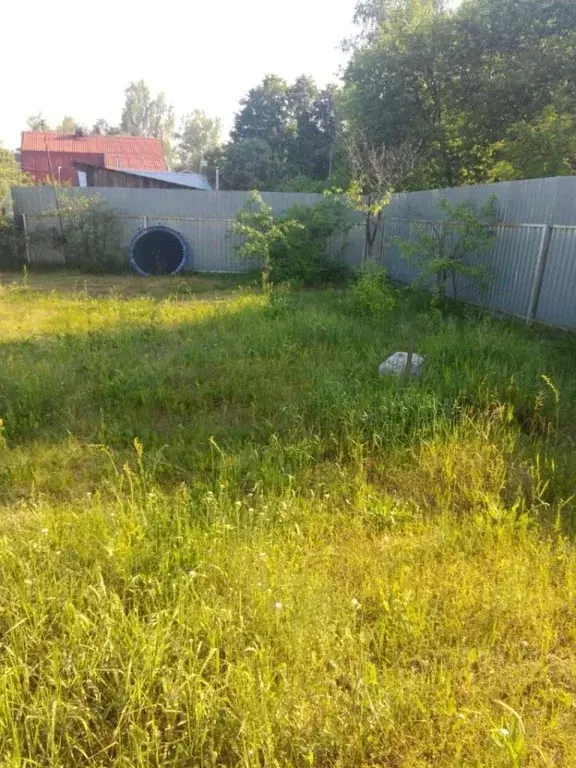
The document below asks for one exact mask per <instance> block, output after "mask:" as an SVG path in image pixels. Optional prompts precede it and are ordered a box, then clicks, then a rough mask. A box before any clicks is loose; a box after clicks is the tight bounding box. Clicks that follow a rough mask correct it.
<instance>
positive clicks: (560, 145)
mask: <svg viewBox="0 0 576 768" xmlns="http://www.w3.org/2000/svg"><path fill="white" fill-rule="evenodd" d="M491 157H492V158H493V160H494V165H493V166H492V168H491V170H490V172H489V179H490V180H491V181H513V180H515V179H537V178H543V177H546V176H570V175H572V174H574V173H575V172H576V120H575V119H574V117H573V115H571V114H566V113H558V112H557V111H556V110H555V109H554V108H553V107H547V108H546V109H545V110H544V112H543V113H542V114H541V115H540V116H539V117H537V118H536V120H534V121H532V122H530V123H528V122H521V123H515V124H514V125H512V126H510V127H509V128H508V129H507V131H506V136H505V138H504V139H503V140H502V141H499V142H496V143H495V144H494V145H493V146H492V148H491Z"/></svg>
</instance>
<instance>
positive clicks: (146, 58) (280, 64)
mask: <svg viewBox="0 0 576 768" xmlns="http://www.w3.org/2000/svg"><path fill="white" fill-rule="evenodd" d="M6 4H7V7H6ZM354 5H355V0H290V2H282V3H279V2H274V0H200V1H199V0H188V1H186V0H180V2H178V0H164V2H158V0H155V1H154V2H153V1H152V0H148V2H147V3H146V2H143V0H97V1H96V2H90V3H84V2H82V0H78V2H70V0H64V1H63V2H45V0H28V2H27V3H24V4H22V3H19V2H18V3H17V2H16V0H4V3H2V11H1V23H2V44H1V45H0V72H1V73H2V75H3V77H2V80H3V83H2V107H1V108H0V142H2V143H3V144H4V146H6V147H11V148H15V147H17V146H18V145H19V143H20V131H22V130H24V129H25V128H26V119H27V117H28V116H29V115H31V114H34V113H36V112H42V113H43V115H44V117H45V118H46V120H47V121H48V122H49V123H52V124H54V123H57V122H58V121H60V120H61V118H62V117H63V116H64V115H65V114H69V115H72V116H73V117H74V118H76V120H78V121H80V122H82V123H86V124H88V125H91V124H92V123H93V122H94V121H95V120H96V119H97V118H98V117H104V118H106V119H107V120H108V121H109V122H110V123H118V122H119V120H120V112H121V110H122V105H123V99H124V88H125V87H126V85H127V84H128V83H129V81H130V80H137V79H139V78H144V80H146V82H147V83H148V85H149V86H150V88H151V90H152V92H153V93H154V94H155V93H156V92H157V91H158V90H163V91H165V92H166V95H167V97H168V100H169V101H170V102H171V103H173V104H174V106H175V107H176V110H177V113H178V114H181V113H183V112H187V111H190V110H191V109H194V108H199V109H204V110H205V111H206V112H207V113H208V114H210V115H214V116H219V117H221V118H222V119H223V121H224V125H225V126H226V128H228V127H229V126H230V124H231V120H232V116H233V113H234V112H235V111H236V109H237V105H238V101H239V99H240V98H241V97H242V96H243V95H244V94H245V93H246V92H247V91H248V89H249V88H251V87H252V86H254V85H256V84H257V83H258V82H259V81H260V80H261V79H262V78H263V77H264V75H265V74H267V73H274V74H278V75H280V76H282V77H284V78H286V79H288V80H292V79H294V78H295V77H296V76H297V75H299V74H302V73H303V74H309V75H312V76H313V77H314V78H315V79H316V80H317V81H318V82H319V84H321V85H324V84H326V83H327V82H331V81H335V80H336V79H337V75H338V71H339V68H340V67H341V66H342V64H343V63H344V61H345V56H344V55H343V54H342V53H341V51H340V50H339V44H340V42H341V40H342V39H343V38H344V37H347V36H349V35H350V34H351V32H352V16H353V12H354ZM7 33H8V34H7Z"/></svg>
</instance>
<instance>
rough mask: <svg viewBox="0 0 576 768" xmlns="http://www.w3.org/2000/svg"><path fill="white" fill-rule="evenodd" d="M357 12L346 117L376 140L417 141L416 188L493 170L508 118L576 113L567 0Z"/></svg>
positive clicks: (376, 1)
mask: <svg viewBox="0 0 576 768" xmlns="http://www.w3.org/2000/svg"><path fill="white" fill-rule="evenodd" d="M357 19H358V20H359V21H360V22H361V23H362V24H363V25H364V26H363V33H362V34H361V35H360V36H359V37H358V38H357V39H356V40H355V41H354V43H353V54H352V57H351V60H350V64H349V66H348V69H347V72H346V95H347V108H348V116H349V120H350V122H351V124H352V125H353V126H354V125H356V126H358V127H361V128H362V130H363V131H365V132H366V134H367V135H368V137H369V139H370V140H371V141H372V142H375V143H377V144H379V143H385V144H386V145H388V146H397V145H400V144H401V143H403V142H405V141H407V140H408V141H417V142H418V143H420V145H421V146H422V149H423V152H422V163H421V167H420V172H419V174H417V175H416V176H415V177H414V182H415V183H416V184H417V185H418V186H442V185H452V184H458V183H468V182H476V181H482V180H484V179H487V178H490V172H491V171H490V169H491V166H492V165H493V164H494V162H497V153H494V152H493V150H492V148H493V147H494V145H495V144H497V143H498V142H501V141H503V140H504V139H505V138H506V137H508V140H510V134H509V130H510V129H511V127H512V126H514V125H517V124H518V125H520V124H525V123H526V124H531V123H533V122H534V121H537V120H538V119H539V116H540V115H542V114H543V111H544V110H545V109H546V108H548V107H553V108H554V110H555V111H556V112H558V114H568V113H574V111H576V58H575V57H574V55H573V51H574V49H575V46H576V4H574V3H573V2H571V0H468V1H467V2H465V3H463V4H462V5H461V6H459V7H458V8H456V9H454V8H452V9H447V7H444V5H443V3H442V2H437V1H436V0H361V2H360V3H359V4H358V6H357Z"/></svg>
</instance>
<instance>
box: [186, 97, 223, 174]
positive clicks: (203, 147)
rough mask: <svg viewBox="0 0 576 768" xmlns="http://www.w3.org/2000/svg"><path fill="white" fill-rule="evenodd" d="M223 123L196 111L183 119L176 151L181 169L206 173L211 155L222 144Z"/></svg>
mask: <svg viewBox="0 0 576 768" xmlns="http://www.w3.org/2000/svg"><path fill="white" fill-rule="evenodd" d="M221 127H222V121H221V120H220V118H212V117H208V115H207V114H206V113H205V112H203V111H202V110H201V109H195V110H193V111H192V112H191V113H190V114H188V115H185V116H184V117H183V118H182V123H181V127H180V132H179V133H178V136H177V138H178V139H179V143H178V146H177V149H176V153H177V156H178V161H179V167H180V168H181V169H185V170H189V171H195V172H196V173H204V171H205V170H206V166H207V162H208V159H209V153H210V152H211V151H212V150H214V149H215V148H216V147H217V146H218V145H219V143H220V131H221Z"/></svg>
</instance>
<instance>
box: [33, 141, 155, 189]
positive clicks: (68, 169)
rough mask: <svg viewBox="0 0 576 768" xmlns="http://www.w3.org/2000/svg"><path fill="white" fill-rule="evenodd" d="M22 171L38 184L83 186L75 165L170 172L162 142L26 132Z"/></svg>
mask: <svg viewBox="0 0 576 768" xmlns="http://www.w3.org/2000/svg"><path fill="white" fill-rule="evenodd" d="M20 163H21V166H22V170H23V171H24V172H25V173H28V174H30V176H32V178H33V179H34V180H35V181H36V182H37V183H38V184H43V183H46V182H47V181H49V179H50V166H51V167H52V174H53V176H54V179H55V180H56V181H60V182H67V183H69V184H72V186H74V187H78V186H80V182H79V177H78V170H77V169H76V168H75V167H74V164H75V163H85V164H87V165H94V166H98V167H101V168H109V169H111V170H113V169H118V168H120V169H123V170H133V171H153V172H162V171H167V170H168V168H167V166H166V159H165V157H164V148H163V146H162V142H161V141H160V139H149V138H145V137H144V136H85V135H84V134H83V133H82V132H81V131H77V132H76V133H72V134H70V133H55V132H53V131H49V132H46V133H43V132H41V131H23V133H22V144H21V153H20Z"/></svg>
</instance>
